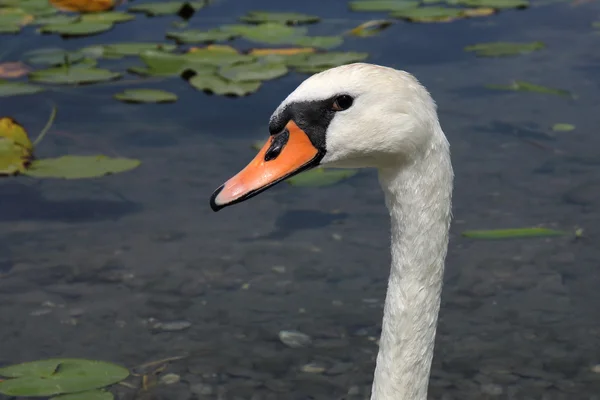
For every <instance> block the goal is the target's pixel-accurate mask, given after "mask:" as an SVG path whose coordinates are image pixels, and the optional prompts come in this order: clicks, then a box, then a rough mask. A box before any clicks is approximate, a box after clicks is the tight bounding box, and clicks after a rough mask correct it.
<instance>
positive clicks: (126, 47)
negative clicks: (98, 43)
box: [102, 42, 177, 58]
mask: <svg viewBox="0 0 600 400" xmlns="http://www.w3.org/2000/svg"><path fill="white" fill-rule="evenodd" d="M176 48H177V46H175V45H174V44H170V43H149V42H140V43H129V42H125V43H113V44H106V45H103V46H102V50H103V52H102V55H103V56H104V57H109V58H114V57H123V56H137V55H140V54H141V53H143V52H145V51H148V50H160V51H163V52H171V51H173V50H175V49H176Z"/></svg>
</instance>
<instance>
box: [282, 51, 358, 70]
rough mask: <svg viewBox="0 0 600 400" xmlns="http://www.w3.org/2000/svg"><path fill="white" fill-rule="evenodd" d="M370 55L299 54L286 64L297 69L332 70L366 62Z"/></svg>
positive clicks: (338, 53) (341, 53)
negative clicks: (340, 66) (332, 68)
mask: <svg viewBox="0 0 600 400" xmlns="http://www.w3.org/2000/svg"><path fill="white" fill-rule="evenodd" d="M368 56H369V54H368V53H356V52H351V51H348V52H330V53H315V54H298V55H295V56H290V57H288V58H287V59H286V64H287V65H288V66H290V67H294V68H296V69H304V70H306V69H310V68H325V69H327V68H331V67H337V66H339V65H344V64H350V63H355V62H360V61H364V60H365V59H366V58H367V57H368Z"/></svg>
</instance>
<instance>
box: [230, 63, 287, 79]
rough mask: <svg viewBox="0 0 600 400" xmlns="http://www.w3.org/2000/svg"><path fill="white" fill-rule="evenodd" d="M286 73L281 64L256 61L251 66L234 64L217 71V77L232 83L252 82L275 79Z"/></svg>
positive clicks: (285, 68)
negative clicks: (219, 76)
mask: <svg viewBox="0 0 600 400" xmlns="http://www.w3.org/2000/svg"><path fill="white" fill-rule="evenodd" d="M287 73H288V69H287V67H286V66H285V64H283V63H269V62H262V61H260V60H259V61H256V62H254V63H251V64H234V65H229V66H226V67H222V68H220V69H219V75H221V76H222V77H223V78H225V79H227V80H229V81H233V82H252V81H264V80H268V79H275V78H279V77H281V76H284V75H285V74H287Z"/></svg>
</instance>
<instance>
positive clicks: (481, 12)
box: [462, 7, 496, 18]
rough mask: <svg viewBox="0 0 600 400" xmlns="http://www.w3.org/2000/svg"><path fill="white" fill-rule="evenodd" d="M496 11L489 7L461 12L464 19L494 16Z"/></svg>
mask: <svg viewBox="0 0 600 400" xmlns="http://www.w3.org/2000/svg"><path fill="white" fill-rule="evenodd" d="M495 13H496V9H494V8H490V7H479V8H467V9H466V10H463V11H462V15H463V16H465V17H469V18H472V17H487V16H489V15H492V14H495Z"/></svg>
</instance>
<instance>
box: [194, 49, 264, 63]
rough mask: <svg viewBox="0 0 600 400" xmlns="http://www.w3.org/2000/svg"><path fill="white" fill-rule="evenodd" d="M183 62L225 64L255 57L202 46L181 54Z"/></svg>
mask: <svg viewBox="0 0 600 400" xmlns="http://www.w3.org/2000/svg"><path fill="white" fill-rule="evenodd" d="M182 59H183V61H184V63H187V64H190V65H193V64H196V65H214V66H225V65H231V64H237V63H249V62H252V61H254V60H255V59H256V57H254V56H250V55H247V54H240V53H237V52H230V51H223V50H219V49H208V48H202V49H197V50H196V51H194V52H190V53H186V54H184V55H182Z"/></svg>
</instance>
